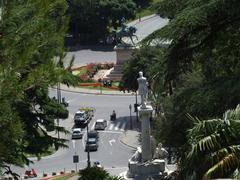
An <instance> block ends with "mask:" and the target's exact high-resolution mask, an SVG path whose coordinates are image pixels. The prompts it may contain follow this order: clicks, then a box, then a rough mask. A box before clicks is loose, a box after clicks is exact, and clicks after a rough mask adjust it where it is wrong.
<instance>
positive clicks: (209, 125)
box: [188, 116, 226, 141]
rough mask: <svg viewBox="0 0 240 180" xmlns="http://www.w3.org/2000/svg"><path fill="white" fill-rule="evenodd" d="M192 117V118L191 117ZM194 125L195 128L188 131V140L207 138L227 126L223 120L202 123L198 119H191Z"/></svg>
mask: <svg viewBox="0 0 240 180" xmlns="http://www.w3.org/2000/svg"><path fill="white" fill-rule="evenodd" d="M189 117H190V116H189ZM190 118H191V119H190V120H192V121H193V122H195V123H194V126H193V128H191V129H189V130H188V138H189V139H192V137H194V139H195V140H197V141H198V140H200V139H202V138H203V137H205V136H208V135H211V134H213V133H214V132H216V131H217V129H219V128H220V129H222V128H223V127H225V126H226V125H225V124H224V121H223V120H221V119H210V120H204V121H200V120H199V119H197V118H193V117H190Z"/></svg>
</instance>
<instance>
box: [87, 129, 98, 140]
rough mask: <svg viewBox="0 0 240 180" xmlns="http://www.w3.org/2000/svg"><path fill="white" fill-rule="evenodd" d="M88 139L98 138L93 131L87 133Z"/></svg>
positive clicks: (96, 133)
mask: <svg viewBox="0 0 240 180" xmlns="http://www.w3.org/2000/svg"><path fill="white" fill-rule="evenodd" d="M88 138H96V139H98V138H99V135H98V132H97V131H95V130H91V131H89V132H88Z"/></svg>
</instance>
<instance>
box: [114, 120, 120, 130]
mask: <svg viewBox="0 0 240 180" xmlns="http://www.w3.org/2000/svg"><path fill="white" fill-rule="evenodd" d="M119 125H120V122H118V123H117V124H116V126H115V128H114V130H116V131H117V130H118V129H119V128H118V126H119Z"/></svg>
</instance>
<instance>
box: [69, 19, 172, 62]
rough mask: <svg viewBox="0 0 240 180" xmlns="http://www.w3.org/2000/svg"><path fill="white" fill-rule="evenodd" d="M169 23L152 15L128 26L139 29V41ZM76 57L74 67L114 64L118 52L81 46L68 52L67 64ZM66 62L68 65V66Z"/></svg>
mask: <svg viewBox="0 0 240 180" xmlns="http://www.w3.org/2000/svg"><path fill="white" fill-rule="evenodd" d="M167 23H168V20H167V19H163V18H161V17H160V16H158V15H151V16H147V17H144V18H142V20H141V21H139V20H135V21H132V22H131V23H129V24H128V26H135V27H136V28H137V32H136V35H137V36H138V39H139V41H141V40H142V39H144V38H145V37H147V36H148V35H149V34H151V33H152V32H154V31H156V30H157V29H160V28H162V27H163V26H165V25H166V24H167ZM73 56H74V57H75V60H74V66H80V65H85V64H88V63H100V62H101V63H102V62H113V63H116V52H115V51H114V47H113V46H79V47H76V48H75V50H74V51H71V52H68V53H67V56H66V60H67V62H68V61H69V59H71V57H73ZM67 62H66V64H67Z"/></svg>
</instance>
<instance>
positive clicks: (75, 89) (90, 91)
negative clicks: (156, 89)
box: [52, 84, 135, 96]
mask: <svg viewBox="0 0 240 180" xmlns="http://www.w3.org/2000/svg"><path fill="white" fill-rule="evenodd" d="M52 89H56V87H52ZM60 90H62V91H66V92H72V93H80V94H95V95H118V96H135V93H134V92H125V93H124V92H123V91H117V90H116V91H113V90H98V89H87V88H80V87H72V86H70V87H68V86H66V85H64V84H61V86H60Z"/></svg>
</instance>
